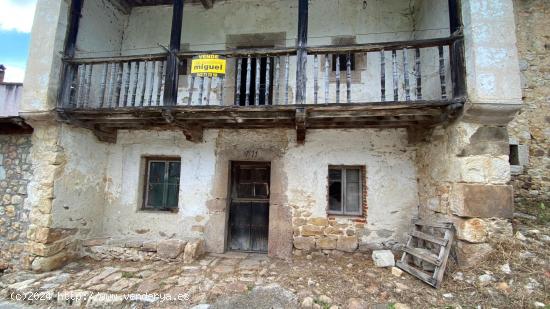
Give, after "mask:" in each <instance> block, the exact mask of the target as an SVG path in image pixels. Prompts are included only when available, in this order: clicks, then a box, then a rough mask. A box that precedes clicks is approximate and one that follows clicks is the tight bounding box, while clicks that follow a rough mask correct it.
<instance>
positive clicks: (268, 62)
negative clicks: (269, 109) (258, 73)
mask: <svg viewBox="0 0 550 309" xmlns="http://www.w3.org/2000/svg"><path fill="white" fill-rule="evenodd" d="M270 88H271V57H269V55H268V56H267V57H266V58H265V99H264V105H270V104H269V91H270V90H271V89H270Z"/></svg>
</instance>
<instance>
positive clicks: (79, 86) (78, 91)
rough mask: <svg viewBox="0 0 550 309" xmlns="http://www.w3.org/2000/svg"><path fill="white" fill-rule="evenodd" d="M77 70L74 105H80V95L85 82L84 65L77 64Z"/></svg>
mask: <svg viewBox="0 0 550 309" xmlns="http://www.w3.org/2000/svg"><path fill="white" fill-rule="evenodd" d="M77 72H78V74H77V75H78V82H77V88H76V107H82V105H83V104H82V101H83V98H82V95H83V93H84V84H85V81H84V79H85V76H86V65H85V64H84V65H79V66H78V68H77Z"/></svg>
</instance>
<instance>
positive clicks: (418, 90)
mask: <svg viewBox="0 0 550 309" xmlns="http://www.w3.org/2000/svg"><path fill="white" fill-rule="evenodd" d="M415 62H416V69H415V70H414V73H415V75H416V99H417V100H422V71H421V70H422V69H421V66H420V48H417V49H416V52H415Z"/></svg>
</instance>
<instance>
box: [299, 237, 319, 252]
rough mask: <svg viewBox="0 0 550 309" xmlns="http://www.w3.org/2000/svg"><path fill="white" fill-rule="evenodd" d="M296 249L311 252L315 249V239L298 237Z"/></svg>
mask: <svg viewBox="0 0 550 309" xmlns="http://www.w3.org/2000/svg"><path fill="white" fill-rule="evenodd" d="M294 247H295V248H296V249H299V250H306V251H311V250H313V249H314V248H315V238H314V237H303V236H296V237H294Z"/></svg>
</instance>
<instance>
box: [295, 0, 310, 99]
mask: <svg viewBox="0 0 550 309" xmlns="http://www.w3.org/2000/svg"><path fill="white" fill-rule="evenodd" d="M298 1H299V2H298V40H297V46H296V49H297V51H296V104H305V103H306V84H307V77H306V74H307V72H306V68H307V65H306V63H307V49H306V46H307V33H308V15H309V14H308V11H309V1H308V0H298Z"/></svg>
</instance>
